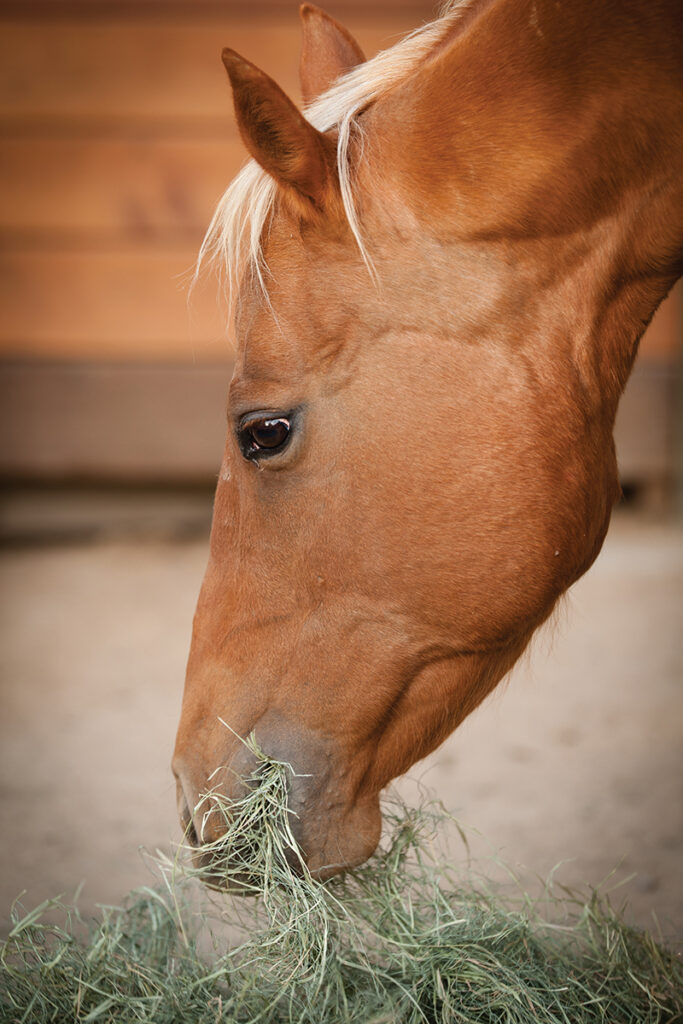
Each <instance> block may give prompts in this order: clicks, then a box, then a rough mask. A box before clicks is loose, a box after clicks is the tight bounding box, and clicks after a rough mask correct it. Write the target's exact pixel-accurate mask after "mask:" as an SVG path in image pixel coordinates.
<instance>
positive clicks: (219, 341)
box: [0, 246, 230, 362]
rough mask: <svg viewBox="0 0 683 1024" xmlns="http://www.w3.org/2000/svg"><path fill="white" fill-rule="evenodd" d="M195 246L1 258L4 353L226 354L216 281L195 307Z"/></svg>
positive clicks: (0, 347)
mask: <svg viewBox="0 0 683 1024" xmlns="http://www.w3.org/2000/svg"><path fill="white" fill-rule="evenodd" d="M195 253H196V248H184V247H183V248H179V249H177V250H167V249H164V248H162V249H155V248H154V247H153V246H145V247H138V248H134V249H130V250H125V249H121V250H119V251H116V252H94V251H93V252H81V251H76V252H71V251H60V250H55V251H54V252H14V253H4V254H3V255H2V257H0V305H1V306H2V309H3V317H2V319H1V320H0V355H2V356H4V357H5V358H7V357H12V358H14V357H23V358H34V359H35V358H42V359H84V358H91V359H107V358H114V359H116V358H118V359H126V358H129V359H138V360H144V359H169V358H175V359H179V360H185V361H187V362H192V361H195V360H207V359H210V360H213V361H218V360H221V359H223V358H228V356H229V351H230V350H229V345H228V343H227V341H226V340H225V332H224V320H223V317H224V314H222V313H221V311H220V310H219V308H218V303H217V295H216V291H217V289H216V285H215V282H214V281H212V280H207V281H206V282H205V283H204V285H203V286H202V287H200V288H198V290H197V292H196V293H195V294H194V296H193V298H192V302H191V305H190V307H189V308H188V298H187V284H188V281H189V278H190V276H191V270H192V267H193V261H194V258H195Z"/></svg>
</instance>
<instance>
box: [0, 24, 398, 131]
mask: <svg viewBox="0 0 683 1024" xmlns="http://www.w3.org/2000/svg"><path fill="white" fill-rule="evenodd" d="M1 27H2V32H1V33H0V127H2V128H3V129H4V130H5V131H8V130H9V129H12V130H14V131H17V132H22V133H24V134H25V133H26V132H28V131H31V132H42V133H53V132H55V131H56V130H62V131H63V130H66V129H67V128H68V127H69V125H71V127H72V128H74V127H78V126H80V127H81V128H82V129H84V128H89V129H91V130H92V132H93V134H94V135H102V134H106V133H111V132H119V133H120V132H126V131H130V130H135V128H136V127H137V128H139V127H140V126H144V125H145V124H149V123H150V122H152V123H155V125H156V129H155V130H156V131H157V132H158V130H159V127H160V125H163V126H164V127H165V128H166V130H167V131H169V132H171V131H175V132H181V131H182V132H187V133H188V134H189V135H191V134H192V133H193V132H197V131H201V130H203V131H211V132H212V133H213V134H218V133H219V132H220V131H225V132H226V133H227V132H228V131H229V128H228V124H229V122H230V121H231V117H232V115H231V103H230V96H229V90H228V85H227V80H226V76H225V71H224V69H223V66H222V64H221V61H220V52H221V49H222V47H223V46H226V45H230V46H231V47H232V48H233V49H235V50H237V51H238V52H239V53H242V54H243V55H244V56H245V57H248V58H249V59H251V60H253V61H255V62H257V63H258V64H259V65H260V66H261V67H263V68H264V69H265V70H267V71H268V74H269V75H271V76H272V77H273V78H275V79H276V80H277V81H278V83H279V84H280V85H281V86H282V88H283V89H285V91H286V92H288V93H289V94H290V95H291V96H292V97H293V98H295V99H296V100H297V101H298V99H299V84H298V60H299V47H300V29H299V24H298V17H297V16H296V14H295V12H292V14H288V15H287V16H284V15H277V16H273V17H271V18H269V19H268V22H267V24H264V23H263V22H262V20H261V19H259V18H258V16H257V17H252V18H249V19H246V18H240V17H235V16H234V15H233V14H223V15H217V16H211V17H199V18H198V17H194V16H187V17H177V18H169V19H164V18H158V17H157V18H154V17H151V16H148V17H136V18H133V17H130V18H128V19H124V18H120V17H119V18H102V19H98V20H92V19H87V18H80V19H79V18H76V17H72V18H65V17H61V18H59V17H53V18H50V17H44V18H40V19H37V20H31V19H20V18H15V19H11V18H7V19H5V20H4V21H3V22H2V26H1ZM413 27H414V19H412V18H410V17H408V16H406V15H405V14H400V15H392V17H391V18H390V20H389V21H386V20H382V19H380V20H379V21H378V22H376V23H373V24H366V25H365V26H364V28H363V30H362V32H359V36H360V38H361V42H362V45H363V46H364V49H365V50H366V52H370V53H373V52H375V51H376V50H377V49H379V48H380V47H381V46H387V45H391V43H393V42H395V41H396V39H397V38H398V37H399V36H400V35H402V34H403V33H404V32H405V31H407V30H409V29H410V28H413Z"/></svg>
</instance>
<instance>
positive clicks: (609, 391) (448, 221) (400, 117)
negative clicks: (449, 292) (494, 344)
mask: <svg viewBox="0 0 683 1024" xmlns="http://www.w3.org/2000/svg"><path fill="white" fill-rule="evenodd" d="M477 7H479V8H480V10H479V13H478V14H476V11H477ZM474 11H475V16H470V17H469V19H468V20H467V22H466V23H465V24H464V25H463V26H462V27H461V28H459V27H458V26H457V25H456V26H455V27H454V28H453V29H452V30H451V32H450V34H449V36H448V37H447V38H445V39H444V41H443V42H442V44H441V46H440V47H439V48H438V50H437V52H435V54H434V56H433V57H432V59H431V60H430V61H429V62H428V63H427V64H426V66H425V67H424V69H423V73H422V74H423V81H422V82H421V83H420V84H419V85H417V87H416V83H415V82H413V83H406V88H404V89H402V90H401V89H398V90H395V91H394V92H393V93H390V94H389V95H388V96H387V97H386V99H385V101H383V102H380V103H379V104H377V108H376V109H375V110H374V111H372V112H371V117H372V120H374V124H375V126H376V128H377V131H378V134H379V136H380V140H379V145H378V148H377V152H378V155H379V158H380V160H382V162H383V164H384V166H385V167H386V166H387V164H388V163H389V164H390V165H391V167H392V170H391V172H390V177H391V176H393V179H394V184H395V187H396V189H397V191H400V192H402V197H403V199H404V200H407V203H408V205H409V206H410V208H411V213H412V215H413V216H415V217H416V218H417V220H418V221H419V223H420V225H421V229H422V230H423V231H425V232H427V233H428V234H429V235H431V236H432V237H436V238H437V239H439V241H440V242H443V241H448V243H449V244H450V246H451V249H452V252H453V256H454V258H453V262H452V266H453V273H454V274H455V275H456V276H457V274H458V272H459V269H460V266H461V263H462V260H461V258H460V257H461V254H462V253H463V251H464V248H467V249H468V251H469V252H470V253H471V251H472V249H473V247H475V248H476V247H478V250H479V251H480V252H481V253H484V252H485V253H486V260H487V266H488V267H489V268H491V267H492V266H493V265H494V261H492V259H491V257H492V255H493V256H497V257H498V258H499V261H498V265H499V268H501V267H503V266H504V267H506V268H508V271H507V277H508V281H507V285H504V286H503V287H501V288H499V289H498V292H499V293H501V294H507V293H509V292H510V291H514V292H515V294H516V302H517V306H518V307H519V306H520V304H521V303H523V301H524V299H525V297H528V298H529V301H530V302H532V300H533V299H535V298H536V297H537V296H538V295H539V294H540V292H541V291H542V292H543V294H544V307H543V315H542V316H541V317H540V319H539V323H538V330H537V335H538V336H537V343H538V344H539V345H542V344H545V343H547V342H548V338H551V339H553V341H552V343H553V344H558V335H561V334H562V332H564V334H565V335H566V338H567V341H566V344H567V345H568V346H569V348H570V349H571V354H572V358H573V361H574V363H575V365H577V366H578V368H579V371H580V373H581V375H582V377H583V379H584V384H585V385H586V387H587V388H588V390H589V392H590V391H591V390H592V391H593V392H594V394H595V398H596V402H599V403H600V404H601V406H602V408H603V409H604V410H605V412H606V413H607V415H608V416H610V417H613V415H614V412H615V411H616V405H617V402H618V398H619V395H620V394H621V391H622V389H623V386H624V384H625V382H626V379H627V377H628V374H629V372H630V369H631V366H632V363H633V359H634V357H635V354H636V351H637V344H638V340H639V338H640V336H641V334H642V332H643V330H644V328H645V326H646V325H647V323H648V322H649V320H650V318H651V316H652V314H653V313H654V310H655V309H656V307H657V305H658V304H659V302H660V301H661V299H662V298H663V297H664V295H666V293H667V291H668V290H669V289H670V287H671V285H672V284H673V283H674V281H675V280H676V278H677V277H678V276H679V275H680V273H681V270H683V217H682V211H683V186H682V184H681V175H680V167H681V162H682V160H683V80H682V79H683V74H682V69H681V53H682V52H683V41H682V40H681V25H680V22H681V20H683V19H680V11H679V9H678V4H677V3H675V2H664V0H662V2H660V0H619V2H618V3H617V2H615V3H605V4H596V3H595V2H594V0H572V3H570V4H569V3H562V4H558V3H555V2H554V0H534V2H531V0H493V2H491V0H480V3H479V4H478V5H477V4H476V3H475V5H474ZM408 86H411V87H410V88H409V87H408ZM370 123H371V124H372V121H371V122H370ZM406 126H410V127H409V129H408V132H406ZM406 136H407V137H406ZM393 139H399V140H400V145H399V146H398V147H397V146H396V145H395V143H393V142H392V141H391V140H393ZM406 183H407V184H408V188H409V192H408V193H406ZM385 189H386V186H385ZM385 194H386V192H385ZM468 258H469V257H468ZM500 272H501V273H502V275H503V277H504V276H505V271H503V270H501V271H500ZM491 312H492V314H493V312H494V311H493V310H492V311H491ZM501 312H502V311H501ZM553 318H554V321H555V322H554V324H553V322H552V321H553ZM560 324H561V325H562V326H561V327H560ZM570 336H571V337H570ZM559 340H560V342H561V338H560V339H559Z"/></svg>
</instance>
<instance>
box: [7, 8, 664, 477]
mask: <svg viewBox="0 0 683 1024" xmlns="http://www.w3.org/2000/svg"><path fill="white" fill-rule="evenodd" d="M328 9H329V10H330V11H331V13H333V14H335V15H336V16H337V17H339V18H340V19H341V20H343V21H345V22H346V23H347V24H349V26H350V27H351V28H352V30H353V31H354V33H355V34H356V35H357V37H358V38H359V40H360V42H361V44H362V45H363V46H364V48H365V49H366V52H368V53H374V52H375V51H376V50H377V49H378V48H380V46H386V45H389V44H390V43H391V42H392V41H393V40H394V39H395V38H397V37H398V36H399V35H401V34H402V33H403V32H405V31H406V30H408V29H410V28H413V27H415V26H416V25H417V24H419V23H420V22H421V21H423V20H425V19H427V18H428V17H430V16H431V13H432V5H431V4H430V3H424V2H422V3H421V2H419V0H415V2H408V0H405V2H403V3H401V2H391V3H390V2H388V0H385V2H375V3H373V4H367V3H361V2H360V0H356V2H353V0H346V2H340V3H334V4H330V5H329V8H328ZM224 45H230V46H232V47H234V48H235V49H237V50H238V51H240V52H242V53H244V55H245V56H248V57H250V58H253V59H254V60H255V61H256V62H257V63H259V64H261V65H262V66H263V67H264V68H265V69H267V70H268V72H269V73H270V74H272V75H273V76H274V77H275V78H276V79H277V80H278V81H279V82H280V83H281V84H282V86H283V87H284V88H285V89H286V90H287V91H288V92H289V93H290V94H291V95H293V96H294V97H297V98H298V81H297V66H298V54H299V45H300V42H299V24H298V15H297V5H296V3H295V2H290V0H286V2H285V0H271V2H270V3H262V2H259V0H253V2H251V3H249V2H247V0H243V2H230V0H225V2H220V0H206V2H204V0H196V2H192V0H137V2H133V0H130V2H124V0H34V2H31V0H24V2H14V3H13V2H5V3H0V136H1V137H2V139H1V147H2V159H1V160H0V238H1V242H2V244H1V247H0V249H1V251H0V308H1V309H2V316H1V317H0V387H1V388H2V396H0V397H1V398H2V401H1V407H2V408H1V409H0V443H1V444H2V455H1V456H0V472H4V474H5V475H9V476H32V475H34V476H36V475H37V476H40V475H46V476H48V477H49V476H53V477H55V478H61V477H64V476H67V477H68V476H72V477H73V476H76V477H83V476H86V477H87V476H98V475H100V476H107V475H110V476H111V475H113V476H117V475H118V476H124V477H125V476H139V475H142V476H145V475H147V476H150V477H158V478H165V477H169V476H170V477H176V476H198V477H202V476H205V475H207V474H210V472H212V471H213V470H214V468H215V464H216V461H217V459H218V457H219V453H220V438H221V436H222V432H223V413H222V401H221V403H220V405H218V406H217V407H216V408H215V413H213V414H212V415H211V416H209V417H208V419H207V418H206V417H204V418H202V417H201V416H199V419H198V414H199V412H200V411H201V410H202V409H203V408H204V404H205V402H212V403H215V402H216V397H217V396H220V395H221V394H222V393H223V390H224V387H225V382H226V380H227V376H228V373H229V367H230V351H229V347H228V345H227V343H226V341H225V338H224V330H223V327H224V325H223V322H222V319H221V315H220V312H219V310H218V307H217V304H216V302H215V295H214V292H213V286H211V287H210V288H205V289H203V290H202V289H200V290H199V291H198V293H197V294H196V295H195V298H194V300H193V302H192V303H191V304H190V305H189V306H188V299H187V283H188V279H189V275H190V274H191V268H192V266H193V263H194V259H195V256H196V252H197V249H198V246H199V243H200V241H201V238H202V235H203V232H204V230H205V227H206V225H207V223H208V220H209V218H210V216H211V213H212V210H213V208H214V205H215V203H216V201H217V199H218V198H219V196H220V195H221V193H222V192H223V190H224V189H225V187H226V185H227V184H228V182H229V181H230V179H231V177H232V176H233V174H234V173H235V171H236V170H237V169H238V168H239V166H240V165H241V163H242V162H243V159H244V151H243V148H242V145H241V143H240V141H239V139H238V137H237V133H236V129H235V126H234V123H233V119H232V116H231V104H230V96H229V90H228V86H227V81H226V76H225V72H224V70H223V67H222V64H221V62H220V50H221V48H222V47H223V46H224ZM677 318H678V312H677V310H676V308H675V305H674V304H670V306H669V307H668V309H664V310H663V311H662V312H661V313H660V315H659V317H658V320H657V323H656V324H655V325H654V326H653V329H652V330H651V331H650V332H649V334H648V338H647V340H646V343H645V344H644V355H645V356H646V357H649V359H650V360H651V361H654V362H655V363H657V364H658V365H659V366H662V365H665V366H668V365H669V363H670V361H671V352H672V346H673V340H672V339H673V337H674V332H675V325H676V321H677ZM155 367H156V368H158V371H159V372H158V374H156V375H155V374H154V373H153V372H151V371H153V369H154V368H155ZM209 381H211V382H212V383H211V384H210V385H209V383H208V382H209ZM171 382H172V383H171ZM145 388H149V389H150V391H149V394H150V395H152V394H154V400H151V399H150V401H151V402H152V404H153V405H154V408H155V413H156V418H152V417H151V416H150V414H149V402H146V401H145ZM122 419H123V420H125V423H126V427H125V429H123V428H122V427H121V420H122ZM195 428H196V429H198V430H200V431H201V433H200V434H199V436H198V437H194V438H193V440H192V442H191V443H189V442H188V432H191V431H193V430H194V429H195ZM118 437H121V440H120V441H118V440H117V438H118Z"/></svg>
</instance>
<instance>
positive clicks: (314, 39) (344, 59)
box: [299, 4, 365, 103]
mask: <svg viewBox="0 0 683 1024" xmlns="http://www.w3.org/2000/svg"><path fill="white" fill-rule="evenodd" d="M299 14H300V15H301V27H302V29H303V40H302V47H301V62H300V64H299V76H300V79H301V92H302V95H303V98H304V103H312V102H313V100H315V99H317V98H318V96H320V94H321V93H323V92H325V91H326V90H327V89H329V88H330V86H331V85H332V84H333V82H334V81H336V79H337V78H339V76H340V75H343V74H344V72H345V71H350V70H351V68H355V67H356V65H357V64H364V63H365V54H364V53H363V51H362V50H361V48H360V46H359V45H358V43H357V42H356V40H355V39H354V38H353V36H352V35H351V33H350V32H349V31H348V29H345V28H344V26H343V25H340V24H339V22H338V21H335V20H334V18H331V17H330V15H329V14H326V12H325V11H322V10H321V9H320V8H319V7H316V6H315V5H314V4H302V5H301V7H300V8H299Z"/></svg>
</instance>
